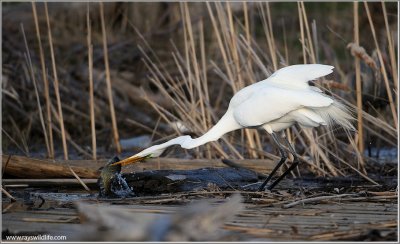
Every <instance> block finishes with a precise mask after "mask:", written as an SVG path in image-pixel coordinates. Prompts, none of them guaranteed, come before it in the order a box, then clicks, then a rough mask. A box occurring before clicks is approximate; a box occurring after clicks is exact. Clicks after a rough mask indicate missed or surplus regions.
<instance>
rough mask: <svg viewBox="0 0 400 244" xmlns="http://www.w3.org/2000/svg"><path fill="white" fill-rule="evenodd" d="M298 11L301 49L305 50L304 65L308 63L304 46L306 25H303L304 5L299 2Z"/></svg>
mask: <svg viewBox="0 0 400 244" xmlns="http://www.w3.org/2000/svg"><path fill="white" fill-rule="evenodd" d="M297 9H298V12H299V22H300V41H301V43H302V45H301V47H302V50H303V63H305V64H306V63H307V55H306V47H305V45H304V43H305V41H304V26H303V25H304V24H303V17H302V10H301V9H302V5H301V4H300V3H299V2H298V3H297Z"/></svg>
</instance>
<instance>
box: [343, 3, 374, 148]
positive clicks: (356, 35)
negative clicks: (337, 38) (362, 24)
mask: <svg viewBox="0 0 400 244" xmlns="http://www.w3.org/2000/svg"><path fill="white" fill-rule="evenodd" d="M353 15H354V27H353V28H354V29H353V30H354V42H355V43H354V45H355V46H357V47H359V45H360V37H359V28H358V2H354V3H353ZM349 45H350V44H349ZM349 45H348V46H347V48H349ZM351 50H352V51H351V53H352V54H353V56H354V55H355V54H356V53H358V52H354V51H353V50H354V48H351ZM364 53H365V50H364ZM361 57H365V55H362V56H361ZM371 60H372V59H371ZM372 61H373V60H372ZM374 63H375V62H374ZM354 66H355V73H356V94H357V132H358V133H357V136H358V140H357V145H358V151H359V152H360V153H361V155H362V153H363V152H364V130H363V118H362V111H363V107H362V87H361V70H360V56H359V55H355V59H354Z"/></svg>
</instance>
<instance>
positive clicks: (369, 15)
mask: <svg viewBox="0 0 400 244" xmlns="http://www.w3.org/2000/svg"><path fill="white" fill-rule="evenodd" d="M364 7H365V11H366V13H367V17H368V21H369V25H370V27H371V33H372V37H373V39H374V43H375V48H376V50H377V52H378V58H379V62H380V66H381V72H382V75H383V80H384V81H385V86H386V92H387V95H388V100H389V106H390V109H391V111H392V116H393V123H394V126H395V128H396V130H397V129H398V121H397V111H396V107H395V104H394V102H393V97H392V89H391V88H390V84H389V78H388V75H387V72H386V68H385V63H384V61H383V57H382V52H381V50H380V48H379V44H378V40H377V37H376V33H375V27H374V22H373V21H372V17H371V13H370V11H369V7H368V3H367V2H364ZM395 82H397V81H395Z"/></svg>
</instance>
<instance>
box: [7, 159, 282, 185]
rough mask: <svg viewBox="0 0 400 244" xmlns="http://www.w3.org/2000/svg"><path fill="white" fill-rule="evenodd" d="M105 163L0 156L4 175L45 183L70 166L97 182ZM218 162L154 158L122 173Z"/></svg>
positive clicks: (261, 168)
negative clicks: (44, 181)
mask: <svg viewBox="0 0 400 244" xmlns="http://www.w3.org/2000/svg"><path fill="white" fill-rule="evenodd" d="M107 161H108V160H107V159H99V160H58V159H37V158H30V157H25V156H19V155H2V169H3V173H4V174H6V175H9V176H13V177H17V178H30V179H47V178H74V176H73V174H72V173H71V171H70V169H69V166H71V168H72V169H73V170H74V172H75V173H76V174H77V175H78V176H79V177H80V178H85V179H88V178H98V176H99V174H100V172H99V169H100V168H101V167H103V166H104V165H105V164H106V162H107ZM234 162H235V163H236V164H237V165H240V166H242V167H243V168H247V169H250V170H253V171H255V172H257V173H263V174H265V173H268V172H271V170H272V168H273V166H274V165H275V162H273V161H272V160H266V159H242V160H235V161H234ZM226 166H227V165H226V164H224V163H223V162H222V161H221V160H220V159H178V158H154V159H147V160H146V161H145V162H143V163H137V164H133V165H129V166H127V167H124V168H123V170H122V172H123V173H128V172H142V171H145V170H170V169H173V170H192V169H199V168H206V167H212V168H226Z"/></svg>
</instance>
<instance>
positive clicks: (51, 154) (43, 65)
mask: <svg viewBox="0 0 400 244" xmlns="http://www.w3.org/2000/svg"><path fill="white" fill-rule="evenodd" d="M32 12H33V19H34V21H35V28H36V37H37V39H38V43H39V54H40V64H41V68H42V78H43V83H44V97H45V99H46V111H47V116H46V120H47V129H48V133H49V143H50V145H49V147H50V148H49V149H50V151H48V154H49V158H54V142H53V130H52V128H51V108H50V103H51V99H50V94H49V80H48V79H47V75H46V73H47V72H46V63H45V61H44V52H43V47H42V40H41V38H40V29H39V21H38V17H37V12H36V3H34V2H32Z"/></svg>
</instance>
